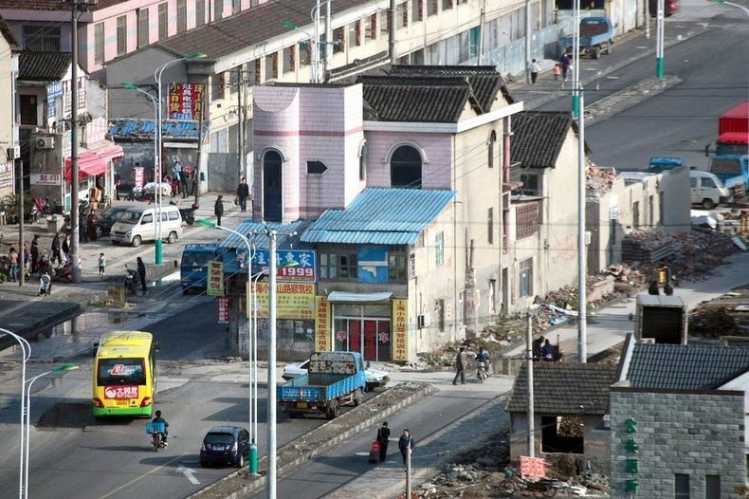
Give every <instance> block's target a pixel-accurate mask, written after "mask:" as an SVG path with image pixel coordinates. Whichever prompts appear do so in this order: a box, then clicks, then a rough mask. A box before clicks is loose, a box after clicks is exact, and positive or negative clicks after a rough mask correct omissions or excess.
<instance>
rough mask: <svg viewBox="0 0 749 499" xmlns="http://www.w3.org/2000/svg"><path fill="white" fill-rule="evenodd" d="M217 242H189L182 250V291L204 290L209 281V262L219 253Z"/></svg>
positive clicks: (180, 274) (180, 271)
mask: <svg viewBox="0 0 749 499" xmlns="http://www.w3.org/2000/svg"><path fill="white" fill-rule="evenodd" d="M218 249H219V248H218V245H216V244H188V245H186V246H185V249H184V250H183V251H182V261H181V262H180V265H179V278H180V284H181V285H182V293H183V294H188V293H191V292H198V293H200V292H203V291H205V290H206V286H207V282H208V262H210V261H211V260H213V259H215V258H216V257H217V255H218Z"/></svg>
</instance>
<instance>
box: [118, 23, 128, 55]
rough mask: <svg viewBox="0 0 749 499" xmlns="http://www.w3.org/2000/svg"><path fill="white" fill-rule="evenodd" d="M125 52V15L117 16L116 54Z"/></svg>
mask: <svg viewBox="0 0 749 499" xmlns="http://www.w3.org/2000/svg"><path fill="white" fill-rule="evenodd" d="M125 52H127V16H120V17H118V18H117V55H122V54H124V53H125Z"/></svg>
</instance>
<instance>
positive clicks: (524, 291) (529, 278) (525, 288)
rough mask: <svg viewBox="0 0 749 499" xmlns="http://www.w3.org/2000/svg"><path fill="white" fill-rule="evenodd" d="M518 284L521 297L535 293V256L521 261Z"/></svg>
mask: <svg viewBox="0 0 749 499" xmlns="http://www.w3.org/2000/svg"><path fill="white" fill-rule="evenodd" d="M518 284H519V286H520V297H521V298H522V297H523V296H532V295H533V258H529V259H527V260H524V261H522V262H520V269H519V275H518Z"/></svg>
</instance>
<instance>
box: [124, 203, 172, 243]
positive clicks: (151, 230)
mask: <svg viewBox="0 0 749 499" xmlns="http://www.w3.org/2000/svg"><path fill="white" fill-rule="evenodd" d="M155 219H156V208H153V207H152V208H129V209H128V210H127V212H126V213H125V214H124V215H123V216H122V218H120V219H119V220H118V221H117V223H115V224H114V225H113V226H112V231H111V233H110V238H111V240H112V243H113V244H119V243H125V244H132V245H133V246H140V243H142V242H143V241H153V240H155V239H156V224H155V223H154V222H155ZM181 236H182V217H181V216H180V214H179V208H177V207H176V206H173V205H168V206H162V207H161V238H162V239H164V240H166V241H167V242H168V243H173V242H175V241H176V240H177V239H179V238H180V237H181Z"/></svg>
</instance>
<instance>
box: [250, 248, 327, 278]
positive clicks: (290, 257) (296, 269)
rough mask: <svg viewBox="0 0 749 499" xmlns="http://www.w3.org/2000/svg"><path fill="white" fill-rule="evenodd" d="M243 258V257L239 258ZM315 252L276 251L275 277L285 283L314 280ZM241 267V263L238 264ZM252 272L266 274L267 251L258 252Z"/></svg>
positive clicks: (268, 256) (268, 259) (268, 260)
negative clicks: (285, 281)
mask: <svg viewBox="0 0 749 499" xmlns="http://www.w3.org/2000/svg"><path fill="white" fill-rule="evenodd" d="M240 258H244V257H240ZM315 263H316V262H315V252H314V251H312V250H278V251H277V252H276V277H278V278H279V279H281V280H287V281H311V282H314V281H315V280H316V273H315V268H316V265H315ZM240 265H241V266H242V265H243V264H242V262H240ZM252 265H253V267H254V268H253V271H254V272H261V271H262V272H265V273H266V274H267V273H268V267H269V265H270V255H269V253H268V251H267V250H258V251H257V253H256V254H255V257H254V259H253V260H252Z"/></svg>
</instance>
